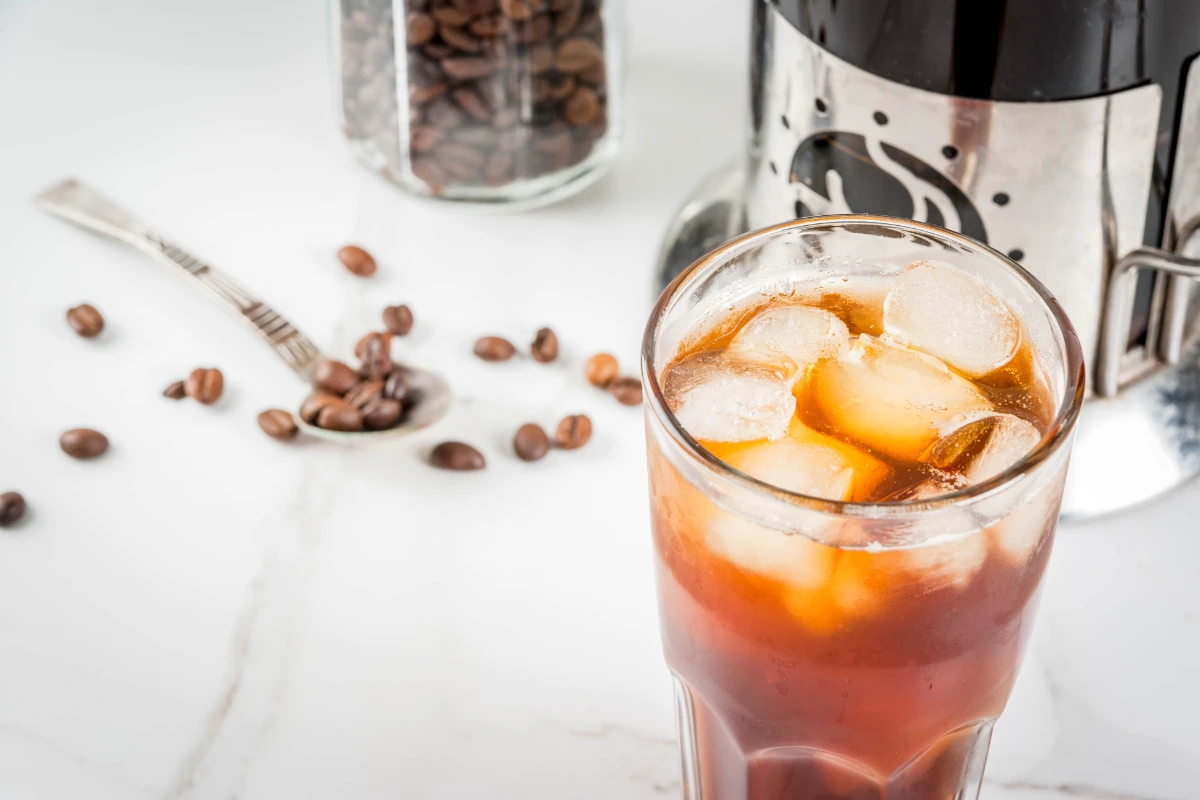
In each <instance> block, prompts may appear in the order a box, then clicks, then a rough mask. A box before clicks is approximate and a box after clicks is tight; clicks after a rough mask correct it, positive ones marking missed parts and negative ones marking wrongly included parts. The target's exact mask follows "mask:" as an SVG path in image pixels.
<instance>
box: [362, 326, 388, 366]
mask: <svg viewBox="0 0 1200 800" xmlns="http://www.w3.org/2000/svg"><path fill="white" fill-rule="evenodd" d="M375 336H382V337H383V338H384V341H385V343H386V344H387V348H388V353H391V352H392V332H391V331H369V332H367V333H364V334H363V335H362V338H361V339H359V340H358V341H357V342H355V343H354V357H355V358H357V359H359V360H360V361H361V360H362V359H363V358H365V357H366V355H367V343H368V342H370V341H371V339H372V338H373V337H375Z"/></svg>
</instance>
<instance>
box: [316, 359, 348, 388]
mask: <svg viewBox="0 0 1200 800" xmlns="http://www.w3.org/2000/svg"><path fill="white" fill-rule="evenodd" d="M356 383H358V373H357V372H355V371H354V370H352V369H350V367H349V366H347V365H346V364H343V363H342V362H341V361H334V360H333V359H326V360H325V361H322V362H321V363H320V364H318V365H317V369H316V372H314V373H313V386H315V387H316V388H318V389H320V390H322V391H325V392H329V393H330V394H336V395H338V396H339V397H340V396H341V395H344V394H345V393H346V392H348V391H350V387H352V386H354V384H356Z"/></svg>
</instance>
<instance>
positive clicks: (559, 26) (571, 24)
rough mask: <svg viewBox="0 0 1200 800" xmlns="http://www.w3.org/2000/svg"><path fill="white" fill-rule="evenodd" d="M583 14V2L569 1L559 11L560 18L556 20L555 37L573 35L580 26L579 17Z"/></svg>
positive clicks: (581, 0)
mask: <svg viewBox="0 0 1200 800" xmlns="http://www.w3.org/2000/svg"><path fill="white" fill-rule="evenodd" d="M582 14H583V0H569V2H567V3H565V4H564V7H563V8H562V9H561V10H559V11H558V16H556V17H555V18H554V35H555V36H559V37H562V36H566V35H567V34H569V33H571V31H573V30H575V27H576V26H577V25H578V24H579V17H580V16H581V15H582Z"/></svg>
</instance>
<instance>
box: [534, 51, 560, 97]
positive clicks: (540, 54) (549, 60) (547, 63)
mask: <svg viewBox="0 0 1200 800" xmlns="http://www.w3.org/2000/svg"><path fill="white" fill-rule="evenodd" d="M553 67H554V48H553V47H551V46H550V45H548V44H535V45H534V46H533V47H531V48H529V71H530V72H532V73H533V74H535V75H541V74H542V73H544V72H546V71H547V70H550V69H552V68H553ZM550 96H551V97H553V96H554V92H553V91H551V93H550Z"/></svg>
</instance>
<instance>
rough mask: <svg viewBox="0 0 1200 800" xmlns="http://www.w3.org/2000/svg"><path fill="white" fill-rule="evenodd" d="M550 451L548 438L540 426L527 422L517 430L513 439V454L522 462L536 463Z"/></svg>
mask: <svg viewBox="0 0 1200 800" xmlns="http://www.w3.org/2000/svg"><path fill="white" fill-rule="evenodd" d="M549 450H550V438H549V437H548V436H546V432H545V431H544V430H542V426H541V425H536V424H534V423H532V422H528V423H526V424H524V425H522V426H521V427H519V428H517V434H516V436H514V437H513V452H515V453H516V454H517V458H519V459H521V460H522V461H537V460H538V459H539V458H541V457H543V456H544V455H546V453H547V452H549Z"/></svg>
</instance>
